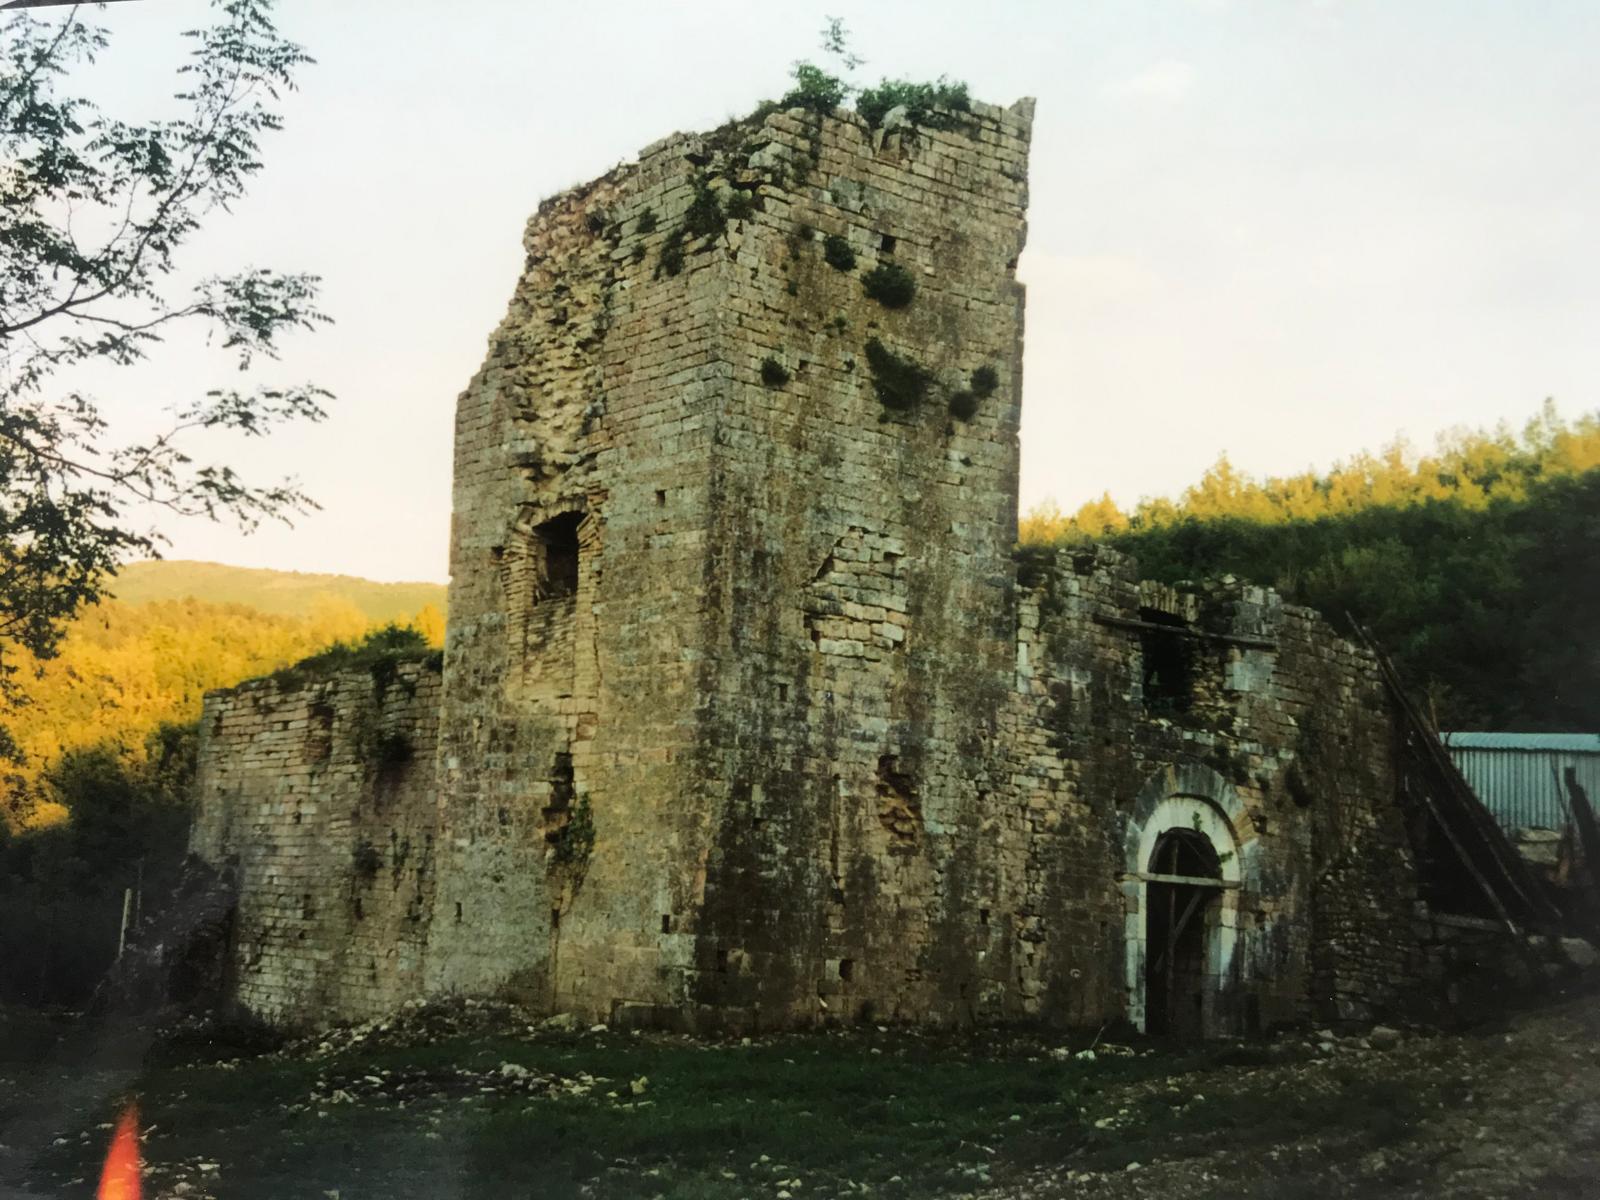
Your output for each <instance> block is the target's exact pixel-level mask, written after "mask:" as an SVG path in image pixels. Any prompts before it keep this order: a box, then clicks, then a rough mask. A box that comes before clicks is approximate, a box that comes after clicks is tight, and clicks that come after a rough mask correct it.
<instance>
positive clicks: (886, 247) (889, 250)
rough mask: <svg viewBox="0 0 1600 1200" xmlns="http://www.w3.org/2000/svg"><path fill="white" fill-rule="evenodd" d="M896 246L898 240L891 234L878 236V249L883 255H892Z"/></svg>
mask: <svg viewBox="0 0 1600 1200" xmlns="http://www.w3.org/2000/svg"><path fill="white" fill-rule="evenodd" d="M898 244H899V242H898V239H897V238H896V237H895V236H894V234H892V233H880V234H879V235H878V248H879V249H880V250H882V251H883V252H884V253H885V254H893V253H894V248H895V246H896V245H898Z"/></svg>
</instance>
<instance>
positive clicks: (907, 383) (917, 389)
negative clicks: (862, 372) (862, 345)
mask: <svg viewBox="0 0 1600 1200" xmlns="http://www.w3.org/2000/svg"><path fill="white" fill-rule="evenodd" d="M866 355H867V369H868V370H869V371H871V373H872V390H873V392H874V394H876V395H877V397H878V402H879V403H880V404H882V405H883V406H884V407H885V408H888V409H893V410H894V411H896V412H907V411H909V410H911V409H913V408H915V407H916V406H917V405H918V404H920V403H921V402H922V400H923V398H924V397H925V396H926V395H927V394H928V385H929V384H930V383H932V382H933V376H932V375H931V374H930V372H929V371H928V370H927V369H926V368H924V367H923V366H922V365H921V364H919V363H917V362H914V361H913V360H911V359H909V358H903V357H901V356H900V355H898V354H896V353H895V352H894V351H893V350H890V349H889V348H888V347H887V346H885V345H884V344H883V343H882V342H880V341H879V340H878V339H877V338H872V339H870V340H869V341H868V342H867V345H866Z"/></svg>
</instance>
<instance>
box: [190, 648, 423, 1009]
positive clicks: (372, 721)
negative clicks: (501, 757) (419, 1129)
mask: <svg viewBox="0 0 1600 1200" xmlns="http://www.w3.org/2000/svg"><path fill="white" fill-rule="evenodd" d="M439 702H440V686H439V671H438V667H437V665H436V664H430V663H429V662H426V661H420V662H419V661H413V662H405V663H401V664H399V665H396V666H394V668H393V670H392V673H391V672H390V671H388V670H385V669H381V668H380V669H379V670H378V671H377V672H373V671H368V670H365V669H362V670H352V671H346V672H341V673H338V674H334V675H331V676H327V677H320V678H298V679H296V678H292V677H291V678H290V679H289V680H287V681H285V682H284V683H282V684H280V683H278V682H277V681H274V680H272V679H261V680H255V681H253V682H250V683H246V684H243V685H241V686H239V687H237V688H234V689H232V690H230V691H217V692H211V693H209V694H208V695H207V696H206V699H205V708H204V712H203V714H202V716H201V720H200V737H201V743H200V778H199V784H198V793H199V794H198V799H197V805H196V820H195V826H194V830H193V832H192V834H191V849H192V850H193V851H194V852H195V853H197V854H199V855H200V856H201V857H202V858H203V859H205V860H207V861H208V862H211V863H214V864H218V865H221V864H230V863H231V864H232V866H233V870H234V873H235V876H236V880H237V887H238V895H239V907H238V912H237V914H236V916H235V919H234V932H233V946H232V952H231V955H230V967H229V970H230V973H231V976H232V978H231V979H229V980H228V986H227V991H228V993H229V994H230V995H231V996H232V998H234V999H236V1000H238V1001H239V1002H240V1003H242V1004H243V1005H244V1006H245V1007H246V1008H248V1009H250V1010H251V1011H253V1012H255V1013H257V1014H258V1015H260V1016H262V1017H264V1018H267V1019H269V1020H274V1021H280V1022H283V1023H286V1024H297V1023H305V1022H326V1021H330V1020H339V1019H346V1018H350V1019H354V1018H362V1017H369V1016H374V1015H376V1014H379V1013H382V1012H385V1011H389V1010H392V1009H394V1008H395V1007H397V1006H398V1005H399V1004H400V1003H401V1002H403V1001H404V1000H406V999H409V998H411V997H413V996H417V995H420V994H421V990H422V976H421V966H422V952H423V948H424V945H425V939H426V931H427V927H428V923H429V918H430V917H431V915H432V911H433V869H432V861H433V831H434V822H435V811H436V796H435V789H434V786H433V769H434V753H435V737H436V727H437V724H438V713H439Z"/></svg>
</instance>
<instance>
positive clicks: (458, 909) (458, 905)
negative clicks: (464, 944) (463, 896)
mask: <svg viewBox="0 0 1600 1200" xmlns="http://www.w3.org/2000/svg"><path fill="white" fill-rule="evenodd" d="M456 924H457V925H459V924H461V901H459V900H457V901H456Z"/></svg>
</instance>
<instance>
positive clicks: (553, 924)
mask: <svg viewBox="0 0 1600 1200" xmlns="http://www.w3.org/2000/svg"><path fill="white" fill-rule="evenodd" d="M550 928H551V929H560V928H561V910H560V909H559V908H552V909H551V910H550Z"/></svg>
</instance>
